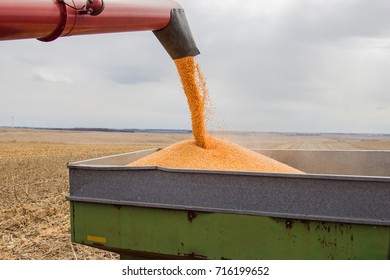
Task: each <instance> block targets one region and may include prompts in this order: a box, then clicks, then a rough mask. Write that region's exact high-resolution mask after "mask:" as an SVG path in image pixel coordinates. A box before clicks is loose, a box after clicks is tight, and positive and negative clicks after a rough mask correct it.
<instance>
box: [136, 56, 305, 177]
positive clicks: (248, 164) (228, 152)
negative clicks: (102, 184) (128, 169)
mask: <svg viewBox="0 0 390 280" xmlns="http://www.w3.org/2000/svg"><path fill="white" fill-rule="evenodd" d="M175 64H176V68H177V70H178V72H179V76H180V80H181V83H182V85H183V90H184V93H185V94H186V96H187V103H188V106H189V108H190V112H191V121H192V133H193V135H194V138H195V140H185V141H182V142H179V143H176V144H174V145H171V146H169V147H167V148H165V149H163V150H161V151H159V152H157V153H154V154H152V155H150V156H147V157H145V158H141V159H139V160H137V161H135V162H131V163H129V164H128V166H160V167H167V168H188V169H207V170H230V171H255V172H274V173H303V172H301V171H299V170H297V169H295V168H292V167H290V166H287V165H285V164H283V163H280V162H278V161H275V160H273V159H271V158H269V157H266V156H263V155H261V154H258V153H256V152H253V151H250V150H248V149H245V148H243V147H240V146H238V145H236V144H233V143H230V142H228V141H224V140H220V139H216V138H214V137H211V136H207V134H206V125H205V104H206V101H207V98H208V95H207V88H206V83H205V80H204V78H203V75H202V73H201V71H200V68H199V65H198V64H196V63H195V59H194V57H185V58H181V59H176V60H175Z"/></svg>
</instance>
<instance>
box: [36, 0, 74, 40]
mask: <svg viewBox="0 0 390 280" xmlns="http://www.w3.org/2000/svg"><path fill="white" fill-rule="evenodd" d="M57 4H58V7H59V9H60V20H59V21H58V25H57V27H56V29H54V31H53V32H52V33H51V34H49V35H48V36H46V37H43V38H38V40H39V41H42V42H51V41H54V40H55V39H57V38H58V37H60V36H61V34H62V32H63V31H64V29H65V26H66V22H67V19H68V12H67V10H66V3H65V2H64V0H57Z"/></svg>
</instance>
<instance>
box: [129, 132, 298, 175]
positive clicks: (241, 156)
mask: <svg viewBox="0 0 390 280" xmlns="http://www.w3.org/2000/svg"><path fill="white" fill-rule="evenodd" d="M207 143H208V148H207V149H204V148H202V147H199V146H198V145H196V142H195V141H194V140H184V141H181V142H178V143H175V144H173V145H171V146H169V147H166V148H164V149H162V150H160V151H158V152H156V153H154V154H151V155H149V156H147V157H144V158H141V159H139V160H137V161H134V162H131V163H129V164H128V166H160V167H167V168H180V169H206V170H229V171H253V172H272V173H303V172H301V171H299V170H297V169H295V168H292V167H290V166H288V165H285V164H283V163H280V162H278V161H276V160H274V159H271V158H269V157H266V156H264V155H261V154H259V153H256V152H253V151H251V150H248V149H246V148H243V147H241V146H239V145H236V144H234V143H231V142H228V141H225V140H221V139H217V138H214V137H211V136H209V137H207Z"/></svg>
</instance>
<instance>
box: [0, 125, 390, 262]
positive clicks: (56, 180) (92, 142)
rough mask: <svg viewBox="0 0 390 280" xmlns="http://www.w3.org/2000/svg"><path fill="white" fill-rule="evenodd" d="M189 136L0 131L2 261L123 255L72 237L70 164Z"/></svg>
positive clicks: (300, 141) (373, 144)
mask: <svg viewBox="0 0 390 280" xmlns="http://www.w3.org/2000/svg"><path fill="white" fill-rule="evenodd" d="M220 136H222V137H224V138H226V139H228V140H230V141H232V142H235V143H238V144H240V145H242V146H244V147H247V148H250V149H271V148H272V149H297V148H298V149H328V150H334V149H340V150H341V149H343V150H359V149H360V150H361V149H363V150H390V136H388V135H344V134H343V135H333V134H326V135H294V134H279V133H238V132H236V133H225V134H223V135H220ZM189 138H191V134H189V133H119V132H91V131H89V132H80V131H54V130H36V129H8V128H0V259H29V260H30V259H76V258H77V259H118V255H116V254H113V253H110V252H106V251H102V250H98V249H93V248H89V247H87V246H81V245H78V244H74V243H72V242H71V241H70V221H69V202H67V201H66V200H65V196H66V195H68V191H69V184H68V171H67V168H66V165H67V163H68V162H72V161H78V160H83V159H89V158H94V157H100V156H105V155H112V154H118V153H123V152H130V151H134V150H141V149H146V148H152V147H153V148H154V147H165V146H168V145H170V144H173V143H175V142H178V141H181V140H184V139H189Z"/></svg>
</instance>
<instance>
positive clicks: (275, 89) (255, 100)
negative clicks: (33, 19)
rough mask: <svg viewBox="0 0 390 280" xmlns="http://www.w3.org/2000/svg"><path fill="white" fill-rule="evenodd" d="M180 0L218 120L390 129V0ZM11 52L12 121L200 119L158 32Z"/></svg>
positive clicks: (3, 118) (5, 75)
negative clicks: (191, 108)
mask: <svg viewBox="0 0 390 280" xmlns="http://www.w3.org/2000/svg"><path fill="white" fill-rule="evenodd" d="M179 2H180V3H181V4H182V6H183V7H184V8H185V10H186V14H187V18H188V20H189V23H190V26H191V30H192V33H193V34H194V37H195V39H196V42H197V44H198V47H199V49H200V51H201V55H200V56H198V57H197V61H198V62H199V63H200V65H201V67H202V70H203V72H204V74H205V76H206V79H207V83H208V86H209V91H210V95H211V98H212V101H213V104H214V106H215V109H214V111H215V119H214V123H212V125H213V126H214V127H219V124H218V122H222V123H224V124H225V128H226V129H234V130H238V129H243V130H261V131H308V132H318V131H336V132H382V133H384V132H387V133H388V132H389V130H390V112H389V109H388V108H389V106H388V104H389V103H390V94H388V88H389V87H390V80H389V79H388V77H387V76H388V72H389V69H390V18H389V17H388V11H389V10H390V2H389V1H386V0H372V1H369V0H351V1H336V0H328V1H325V0H323V1H320V0H316V1H308V0H306V1H304V0H298V1H290V0H265V1H257V0H246V1H239V0H230V1H226V0H225V1H222V0H213V1H208V0H199V1H189V0H181V1H180V0H179ZM0 56H1V61H2V67H1V68H2V69H0V71H1V72H0V73H1V75H0V84H1V92H0V101H1V102H0V126H1V125H9V122H10V119H11V116H15V120H16V122H15V124H18V123H17V121H19V122H20V123H19V124H24V125H32V124H35V125H37V126H45V125H51V126H95V127H99V126H106V127H161V128H187V129H188V128H190V121H189V113H188V109H187V107H186V100H185V96H184V94H183V93H182V91H181V86H180V83H179V79H178V76H177V74H176V70H175V67H174V64H173V62H172V61H171V59H170V58H169V56H168V55H167V54H166V52H165V50H164V49H163V48H162V46H161V45H160V44H159V42H158V40H157V39H156V38H155V37H154V35H153V34H152V33H151V32H138V33H137V32H135V33H128V34H111V35H97V36H85V37H76V36H75V37H72V38H60V39H58V40H56V41H55V42H52V43H42V42H38V41H36V40H23V41H10V42H1V43H0ZM37 69H38V70H39V69H40V70H39V71H38V70H37ZM43 80H45V81H51V82H50V83H49V82H46V83H42V81H43ZM48 120H50V121H48Z"/></svg>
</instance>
